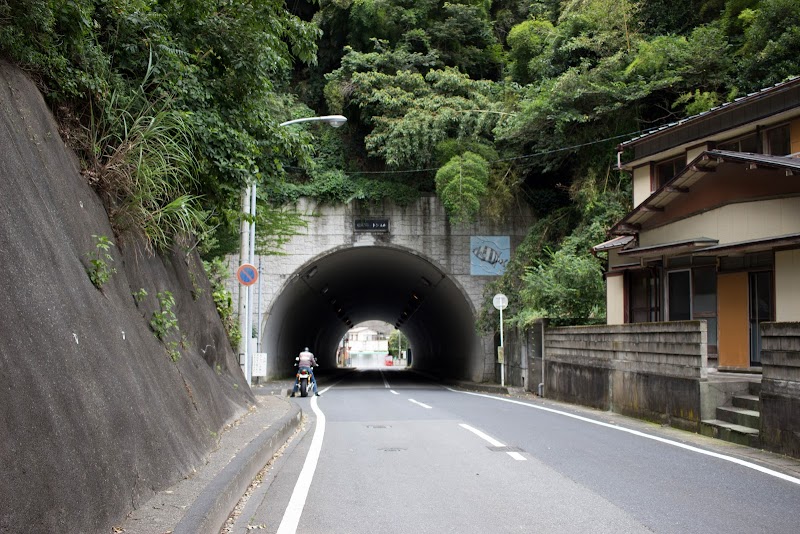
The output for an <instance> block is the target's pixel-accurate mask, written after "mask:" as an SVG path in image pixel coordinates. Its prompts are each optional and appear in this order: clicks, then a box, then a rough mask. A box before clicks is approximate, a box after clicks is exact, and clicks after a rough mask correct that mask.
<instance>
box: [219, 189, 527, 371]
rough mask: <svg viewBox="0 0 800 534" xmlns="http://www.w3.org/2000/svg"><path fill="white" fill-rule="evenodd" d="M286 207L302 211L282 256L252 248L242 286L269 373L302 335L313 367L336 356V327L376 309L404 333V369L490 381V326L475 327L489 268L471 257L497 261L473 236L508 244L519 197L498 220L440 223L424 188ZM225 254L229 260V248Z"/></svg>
mask: <svg viewBox="0 0 800 534" xmlns="http://www.w3.org/2000/svg"><path fill="white" fill-rule="evenodd" d="M295 209H297V211H298V212H299V213H302V214H303V215H304V218H305V220H306V221H307V222H308V226H307V228H305V231H302V232H301V233H300V234H299V235H296V236H293V238H292V239H291V240H290V241H289V242H288V243H287V244H286V245H285V246H284V249H283V251H282V252H283V254H282V255H279V256H263V257H257V258H256V267H258V268H259V272H260V278H261V283H260V285H255V286H253V287H254V288H255V289H256V290H255V291H254V292H253V305H252V308H253V309H252V310H251V311H252V313H253V314H254V322H253V324H257V325H259V328H260V333H261V347H260V348H259V351H260V352H266V353H267V377H268V378H283V377H287V376H291V375H292V374H293V373H294V357H295V356H296V355H297V354H298V353H299V352H300V351H301V350H302V349H303V347H306V346H308V347H309V348H310V349H311V350H312V352H314V353H315V354H316V355H317V358H318V360H319V361H320V364H321V365H322V366H323V368H331V367H335V365H336V351H337V348H338V346H339V342H340V340H341V338H342V337H343V336H344V334H345V333H346V332H347V330H348V329H349V328H351V327H352V326H354V325H357V324H359V323H361V322H363V321H367V320H381V321H385V322H386V323H389V324H391V325H396V326H397V327H399V329H400V330H401V331H402V332H403V334H404V335H405V336H406V337H407V338H408V339H409V342H410V346H411V351H412V362H411V365H412V368H413V369H415V370H418V371H423V372H428V373H431V374H434V375H437V376H439V377H442V378H447V379H456V380H472V381H477V382H494V381H496V380H497V379H496V376H497V373H498V370H497V365H496V363H495V348H494V345H495V342H494V336H492V335H479V334H478V333H477V332H476V329H475V318H476V314H477V313H478V312H479V311H480V307H481V306H482V305H483V302H484V298H485V296H484V290H485V287H486V285H487V284H488V283H489V282H490V281H492V280H494V279H496V278H497V275H494V274H486V272H484V271H483V270H481V269H480V268H479V267H480V264H481V262H482V260H480V258H478V259H475V258H473V256H476V254H477V256H482V257H483V259H484V260H490V261H488V262H486V266H487V267H489V268H492V269H495V270H496V269H499V268H501V266H502V263H503V262H502V260H498V259H497V258H495V257H494V256H491V257H486V254H484V252H485V249H482V248H481V246H479V247H475V244H476V243H483V242H484V241H483V239H485V238H487V237H488V238H490V240H491V241H490V242H494V241H498V240H497V239H495V238H500V239H499V241H500V242H501V243H502V242H507V243H508V245H509V250H508V251H507V254H510V253H511V252H512V251H513V250H514V249H515V248H516V246H517V245H518V244H519V243H520V242H521V241H522V239H524V237H525V235H526V234H527V231H528V228H529V227H530V224H531V223H532V222H533V218H532V216H531V214H530V210H529V209H527V207H524V208H520V209H519V210H518V212H517V213H515V214H513V215H512V216H509V217H507V218H506V219H505V220H503V221H500V222H490V221H482V220H479V221H477V222H476V223H473V224H469V225H454V224H452V223H450V222H449V221H448V220H447V218H446V216H445V211H444V208H443V206H442V205H441V203H440V202H439V200H438V199H437V198H436V197H435V196H425V197H422V198H420V199H419V200H418V201H417V202H416V203H415V204H413V205H411V206H404V207H399V206H395V205H393V204H391V203H388V202H387V203H383V204H379V205H375V204H367V205H364V204H362V203H358V202H357V201H354V202H351V203H350V204H346V205H326V204H318V203H316V202H315V201H312V200H310V199H300V200H299V201H298V203H297V205H296V206H295ZM476 240H477V241H476ZM504 240H505V241H504ZM229 261H230V262H231V270H232V271H235V269H236V266H238V257H236V256H232V257H230V258H229ZM493 262H494V263H493ZM476 265H477V267H476ZM237 298H238V290H234V300H237Z"/></svg>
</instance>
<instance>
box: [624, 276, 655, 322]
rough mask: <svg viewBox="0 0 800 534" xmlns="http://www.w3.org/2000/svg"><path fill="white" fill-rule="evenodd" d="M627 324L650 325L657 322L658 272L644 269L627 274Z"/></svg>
mask: <svg viewBox="0 0 800 534" xmlns="http://www.w3.org/2000/svg"><path fill="white" fill-rule="evenodd" d="M628 290H629V298H628V322H630V323H652V322H655V321H658V320H659V312H660V309H659V303H658V299H659V294H660V289H659V271H658V270H656V269H646V270H641V271H629V272H628Z"/></svg>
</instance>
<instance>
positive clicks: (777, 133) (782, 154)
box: [593, 77, 800, 370]
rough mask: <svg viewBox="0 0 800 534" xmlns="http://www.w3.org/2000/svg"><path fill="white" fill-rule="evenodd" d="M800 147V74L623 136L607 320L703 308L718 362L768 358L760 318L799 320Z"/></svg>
mask: <svg viewBox="0 0 800 534" xmlns="http://www.w3.org/2000/svg"><path fill="white" fill-rule="evenodd" d="M798 155H800V77H798V78H794V79H791V80H789V81H786V82H784V83H781V84H777V85H775V86H773V87H769V88H767V89H764V90H762V91H759V92H756V93H753V94H749V95H747V96H744V97H742V98H739V99H737V100H735V101H733V102H730V103H727V104H723V105H721V106H719V107H716V108H714V109H711V110H709V111H707V112H705V113H702V114H700V115H696V116H693V117H689V118H687V119H684V120H681V121H679V122H676V123H673V124H669V125H666V126H664V127H662V128H659V129H657V130H654V131H650V132H647V133H645V134H643V135H641V136H639V137H636V138H634V139H631V140H629V141H626V142H624V143H622V144H620V145H619V147H618V162H619V168H620V169H622V170H625V171H627V172H629V173H631V176H632V181H633V209H632V210H631V211H630V212H629V213H628V214H627V215H626V216H625V217H624V218H623V219H622V220H620V221H619V222H617V223H616V224H615V225H614V226H613V227H612V228H611V230H610V236H609V237H611V239H609V240H608V241H606V242H605V243H601V244H599V245H596V246H595V247H594V249H593V250H594V252H595V253H600V252H605V253H607V254H608V266H607V272H606V280H607V323H608V324H609V325H613V324H625V323H647V322H663V321H680V320H690V319H705V320H706V321H707V326H708V363H709V366H710V367H714V366H717V367H719V369H720V370H756V369H758V368H759V367H760V366H761V329H760V328H759V325H760V324H761V323H764V322H779V323H790V322H800V158H798V157H797V156H798Z"/></svg>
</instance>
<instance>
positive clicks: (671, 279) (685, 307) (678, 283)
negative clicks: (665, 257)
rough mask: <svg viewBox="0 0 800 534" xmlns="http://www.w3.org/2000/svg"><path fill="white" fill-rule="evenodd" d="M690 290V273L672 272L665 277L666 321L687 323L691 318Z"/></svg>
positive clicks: (687, 271)
mask: <svg viewBox="0 0 800 534" xmlns="http://www.w3.org/2000/svg"><path fill="white" fill-rule="evenodd" d="M691 289H692V272H691V271H689V270H686V271H672V272H670V273H669V274H668V275H667V299H668V303H667V309H668V312H669V316H668V317H667V320H668V321H688V320H689V319H691V318H692V298H691Z"/></svg>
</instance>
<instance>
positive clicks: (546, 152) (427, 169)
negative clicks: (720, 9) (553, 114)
mask: <svg viewBox="0 0 800 534" xmlns="http://www.w3.org/2000/svg"><path fill="white" fill-rule="evenodd" d="M650 130H652V128H651V129H647V130H639V131H637V132H633V133H626V134H620V135H615V136H612V137H606V138H605V139H598V140H596V141H588V142H586V143H581V144H578V145H570V146H565V147H561V148H554V149H551V150H543V151H541V152H535V153H533V154H525V155H523V156H516V157H513V158H499V159H496V160H492V161H490V162H489V163H504V162H514V161H521V160H526V159H532V158H536V157H541V156H549V155H551V154H557V153H559V152H567V151H570V150H576V149H579V148H584V147H587V146H592V145H599V144H601V143H607V142H608V141H614V140H615V139H622V138H625V137H627V138H631V137H634V136H636V135H639V134H642V133H645V132H649V131H650ZM440 168H441V167H424V168H420V169H405V170H396V171H356V172H344V175H345V176H356V175H365V174H413V173H419V172H431V171H438V170H439V169H440ZM286 169H293V170H305V169H303V168H302V167H291V166H287V167H286Z"/></svg>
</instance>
